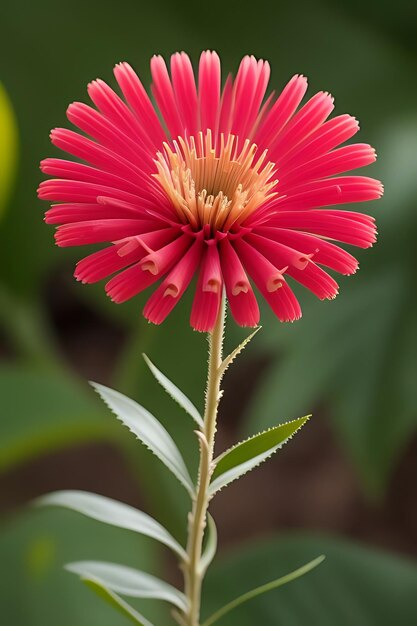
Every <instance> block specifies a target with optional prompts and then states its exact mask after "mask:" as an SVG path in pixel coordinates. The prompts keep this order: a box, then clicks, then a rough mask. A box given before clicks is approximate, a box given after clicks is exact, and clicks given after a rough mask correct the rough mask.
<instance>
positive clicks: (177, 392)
mask: <svg viewBox="0 0 417 626" xmlns="http://www.w3.org/2000/svg"><path fill="white" fill-rule="evenodd" d="M143 358H144V359H145V363H146V365H147V366H148V367H149V369H150V370H151V372H152V374H153V375H154V376H155V378H156V380H157V381H158V383H159V384H160V385H161V386H162V387H163V388H164V389H165V391H166V392H167V393H168V394H169V395H170V396H171V398H173V400H175V402H178V404H179V405H180V407H182V408H183V409H184V411H185V412H186V413H188V415H191V417H192V418H193V419H194V420H195V421H196V422H197V424H198V425H199V426H204V422H203V418H202V417H201V415H200V413H199V411H198V409H196V407H195V406H194V404H193V403H192V402H191V400H190V399H189V398H187V396H186V395H185V393H183V392H182V391H181V389H178V387H177V386H176V385H174V383H173V382H172V381H170V380H169V378H167V376H165V374H163V373H162V372H161V371H160V370H159V369H158V368H157V367H156V366H155V365H154V364H153V363H152V361H151V360H150V359H149V358H148V357H147V356H146V354H144V355H143Z"/></svg>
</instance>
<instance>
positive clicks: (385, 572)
mask: <svg viewBox="0 0 417 626" xmlns="http://www.w3.org/2000/svg"><path fill="white" fill-rule="evenodd" d="M320 552H323V553H325V554H326V562H325V564H324V565H323V566H321V567H318V568H317V569H316V570H315V571H314V572H313V573H312V574H310V575H308V576H304V577H302V578H299V579H298V580H297V581H295V582H293V583H291V584H290V585H285V586H283V587H281V588H280V589H279V590H277V591H276V592H271V593H269V594H267V595H263V596H260V597H258V598H255V599H253V600H252V601H251V602H250V603H247V604H245V605H243V606H239V607H238V608H236V609H235V610H234V612H233V614H230V617H229V616H228V618H229V619H227V618H225V619H224V626H232V625H239V626H253V625H254V624H262V626H276V625H277V624H284V625H285V626H306V625H308V626H336V625H337V626H392V625H393V624H395V626H410V624H417V603H416V600H415V598H416V594H417V564H416V563H415V562H412V561H410V560H408V559H406V558H400V557H398V556H393V555H390V554H388V553H384V552H382V551H378V550H371V549H368V548H365V547H363V546H361V545H359V544H355V543H353V542H350V541H343V540H338V539H331V538H329V537H325V536H320V535H319V536H314V535H307V534H300V533H284V534H282V535H280V536H279V538H276V539H270V540H268V541H262V542H257V543H252V544H251V545H247V546H242V547H239V550H234V551H233V553H231V554H229V556H227V557H225V558H223V559H222V560H221V559H217V560H216V562H215V563H214V564H213V566H212V567H211V568H210V569H209V571H208V573H207V578H206V581H205V592H204V608H205V616H209V615H211V614H212V613H215V612H216V611H217V610H218V608H219V607H221V606H223V605H224V604H227V603H228V602H229V600H230V598H233V597H235V596H238V595H239V594H241V592H242V590H244V589H250V588H252V587H254V586H258V585H262V584H263V582H264V581H265V580H269V579H272V578H274V577H276V576H277V574H280V573H282V574H285V572H288V571H291V570H293V569H294V568H295V567H296V566H297V565H298V564H299V563H300V562H303V561H305V560H308V559H312V558H313V556H314V555H317V554H319V553H320ZM202 621H203V622H204V616H203V620H202ZM220 624H221V625H222V626H223V622H219V626H220Z"/></svg>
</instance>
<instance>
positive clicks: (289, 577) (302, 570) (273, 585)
mask: <svg viewBox="0 0 417 626" xmlns="http://www.w3.org/2000/svg"><path fill="white" fill-rule="evenodd" d="M324 559H325V556H323V555H322V556H319V557H317V558H316V559H314V560H313V561H310V562H309V563H307V564H306V565H303V566H302V567H299V568H298V569H296V570H294V571H293V572H291V573H290V574H286V576H282V577H281V578H277V579H276V580H272V581H271V582H269V583H266V585H261V586H260V587H256V588H255V589H252V590H251V591H248V592H247V593H244V594H243V595H241V596H239V597H238V598H235V600H232V602H229V603H228V604H226V605H225V606H224V607H222V608H221V609H219V610H218V611H216V612H215V613H213V615H211V616H210V617H209V618H208V619H207V620H206V621H205V622H204V623H203V624H202V626H211V625H212V624H214V623H215V622H218V621H219V619H221V618H222V617H224V616H225V615H226V614H227V613H229V612H230V611H232V610H233V609H235V608H236V607H238V606H240V605H241V604H244V603H245V602H248V601H249V600H252V599H253V598H256V597H257V596H260V595H262V594H263V593H267V592H268V591H272V590H273V589H277V588H278V587H282V585H286V584H287V583H290V582H292V581H293V580H295V579H296V578H300V576H304V574H307V573H308V572H310V571H311V570H313V569H314V568H315V567H317V566H318V565H320V563H322V562H323V561H324Z"/></svg>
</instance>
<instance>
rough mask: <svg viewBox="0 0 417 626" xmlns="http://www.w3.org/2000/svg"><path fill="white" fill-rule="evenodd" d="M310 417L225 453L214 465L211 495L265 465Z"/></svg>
mask: <svg viewBox="0 0 417 626" xmlns="http://www.w3.org/2000/svg"><path fill="white" fill-rule="evenodd" d="M310 417H311V416H310V415H308V416H306V417H300V418H299V419H296V420H293V421H292V422H286V423H285V424H280V425H279V426H275V428H270V429H269V430H265V431H264V432H262V433H259V434H258V435H254V436H253V437H250V438H249V439H246V440H245V441H242V442H240V443H238V444H236V445H235V446H233V447H232V448H229V450H226V451H225V452H224V453H223V454H221V455H220V456H219V457H218V458H217V460H216V461H215V469H214V472H213V476H212V482H211V485H210V495H213V494H215V493H216V491H219V489H222V488H223V487H225V486H226V485H228V484H229V483H231V482H232V481H234V480H236V479H237V478H240V476H242V475H243V474H246V473H247V472H249V471H250V470H252V469H253V468H254V467H256V466H257V465H259V464H260V463H262V462H263V461H265V460H266V459H267V458H268V457H270V456H271V455H272V454H273V453H274V452H276V451H277V450H278V449H279V448H281V447H282V446H283V445H284V444H285V443H286V442H287V441H288V440H289V439H291V437H292V436H293V435H294V434H295V433H296V432H297V431H298V430H299V429H300V428H301V427H302V426H304V424H305V423H306V422H307V421H308V419H309V418H310Z"/></svg>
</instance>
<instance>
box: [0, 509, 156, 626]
mask: <svg viewBox="0 0 417 626" xmlns="http://www.w3.org/2000/svg"><path fill="white" fill-rule="evenodd" d="M0 554H1V565H0V606H1V615H2V617H1V622H2V623H4V624H10V626H11V625H13V626H20V625H22V626H23V625H24V626H40V625H42V626H56V624H57V623H59V624H60V626H91V624H100V626H126V624H127V623H128V622H127V621H126V618H125V617H123V616H119V615H118V614H117V613H116V612H115V611H113V610H112V609H111V608H109V607H108V606H107V605H106V603H104V602H103V601H102V600H100V599H99V598H97V597H96V596H95V595H94V594H92V593H91V591H90V590H88V589H87V588H86V587H85V586H84V585H83V584H81V582H80V581H79V580H78V579H77V578H75V577H74V576H72V575H71V574H69V573H68V572H66V571H65V570H64V569H63V567H64V565H65V563H67V562H68V561H71V560H76V559H83V558H87V559H101V558H104V559H108V560H118V561H119V562H123V563H125V564H126V565H128V566H131V567H141V568H144V569H148V570H151V571H152V570H153V571H155V562H154V555H153V554H154V553H153V552H152V551H151V543H150V542H149V541H147V540H145V539H143V538H141V537H140V536H138V535H136V534H134V533H129V532H125V531H121V530H116V529H114V528H110V527H107V526H104V525H101V524H98V523H97V522H93V521H91V520H88V519H86V518H82V517H81V516H77V515H75V514H74V513H71V512H67V511H54V510H43V511H41V510H37V511H33V512H28V513H27V514H25V515H21V516H19V517H13V518H11V519H10V520H9V521H8V522H7V523H4V522H3V525H2V526H1V528H0ZM142 606H143V612H144V613H145V615H147V616H148V615H149V617H150V619H152V621H153V618H154V616H158V617H157V619H156V620H155V623H156V624H158V626H159V625H160V624H161V625H162V624H163V620H162V616H161V615H160V614H159V612H155V606H154V605H153V604H151V605H150V604H149V602H148V601H145V602H143V603H142ZM140 610H141V609H140Z"/></svg>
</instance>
